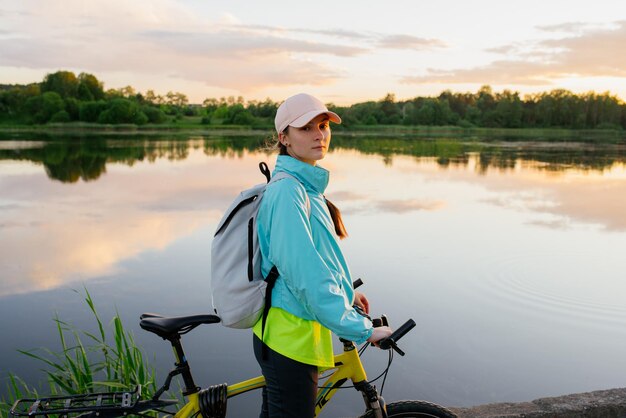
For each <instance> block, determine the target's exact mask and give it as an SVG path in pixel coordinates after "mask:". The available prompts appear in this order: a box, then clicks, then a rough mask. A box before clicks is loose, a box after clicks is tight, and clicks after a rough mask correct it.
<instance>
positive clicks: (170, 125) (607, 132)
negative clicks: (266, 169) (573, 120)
mask: <svg viewBox="0 0 626 418" xmlns="http://www.w3.org/2000/svg"><path fill="white" fill-rule="evenodd" d="M11 132H14V133H20V132H23V133H44V134H45V133H53V134H56V135H68V136H72V135H81V136H83V135H89V134H90V133H93V134H98V135H108V134H111V135H130V136H132V135H137V134H139V135H142V136H143V135H162V134H164V133H166V134H168V135H225V136H229V135H237V136H248V135H250V136H267V137H271V136H272V135H273V133H274V132H273V126H271V125H267V126H266V125H259V126H244V125H206V124H202V123H201V121H200V118H199V117H185V118H183V119H180V120H177V121H170V122H167V123H162V124H146V125H141V126H138V125H133V124H119V125H106V124H98V123H85V122H71V123H49V124H45V125H18V124H10V123H3V124H0V133H11ZM333 133H335V134H336V135H337V134H340V135H349V136H368V137H369V136H393V137H418V138H442V137H446V138H462V139H465V140H473V139H476V140H479V139H485V138H486V139H490V138H493V139H500V140H512V141H515V140H534V141H542V140H546V141H565V140H572V141H584V142H606V143H626V131H624V130H618V129H565V128H545V129H540V128H477V127H469V128H465V127H460V126H404V125H373V126H372V125H353V126H349V127H345V126H342V125H336V126H335V125H334V126H333Z"/></svg>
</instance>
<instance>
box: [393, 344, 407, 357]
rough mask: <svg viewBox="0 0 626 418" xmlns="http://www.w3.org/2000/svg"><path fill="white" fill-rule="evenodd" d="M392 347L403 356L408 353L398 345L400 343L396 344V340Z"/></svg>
mask: <svg viewBox="0 0 626 418" xmlns="http://www.w3.org/2000/svg"><path fill="white" fill-rule="evenodd" d="M391 348H393V350H394V351H395V352H396V353H398V354H400V355H401V356H404V355H405V354H406V353H405V352H404V351H402V350H401V349H400V347H398V344H396V343H395V341H394V342H393V343H392V344H391Z"/></svg>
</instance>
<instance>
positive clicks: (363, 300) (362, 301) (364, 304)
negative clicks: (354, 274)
mask: <svg viewBox="0 0 626 418" xmlns="http://www.w3.org/2000/svg"><path fill="white" fill-rule="evenodd" d="M354 304H355V305H356V306H358V307H359V308H361V309H362V310H363V312H365V313H366V314H369V313H370V302H369V300H367V297H366V296H365V295H364V294H363V293H361V292H357V291H356V290H355V291H354Z"/></svg>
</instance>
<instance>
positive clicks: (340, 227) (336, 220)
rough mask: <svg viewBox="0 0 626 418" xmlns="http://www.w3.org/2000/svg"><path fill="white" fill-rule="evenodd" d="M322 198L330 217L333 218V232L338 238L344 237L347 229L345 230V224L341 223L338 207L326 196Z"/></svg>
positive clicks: (346, 234)
mask: <svg viewBox="0 0 626 418" xmlns="http://www.w3.org/2000/svg"><path fill="white" fill-rule="evenodd" d="M324 200H326V206H328V211H329V212H330V217H331V218H332V219H333V224H334V225H335V233H336V234H337V236H339V238H340V239H344V238H346V237H347V236H348V231H346V226H345V225H344V224H343V220H342V219H341V212H340V211H339V208H338V207H337V206H335V205H334V204H333V203H332V202H331V201H330V200H328V199H326V197H324Z"/></svg>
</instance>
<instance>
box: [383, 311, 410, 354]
mask: <svg viewBox="0 0 626 418" xmlns="http://www.w3.org/2000/svg"><path fill="white" fill-rule="evenodd" d="M415 325H416V324H415V321H414V320H412V319H409V320H408V321H406V322H405V323H404V324H402V325H401V326H400V327H399V328H398V329H397V330H395V331H394V332H393V333H392V334H391V335H390V336H389V337H387V338H383V339H382V340H380V341H378V346H379V347H380V348H381V349H383V350H389V349H390V348H393V349H394V350H395V351H396V352H397V353H398V354H400V355H401V356H403V355H404V351H402V350H400V347H398V345H397V344H396V343H397V342H398V340H400V338H402V337H404V335H405V334H406V333H407V332H409V331H410V330H412V329H413V327H415Z"/></svg>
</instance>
